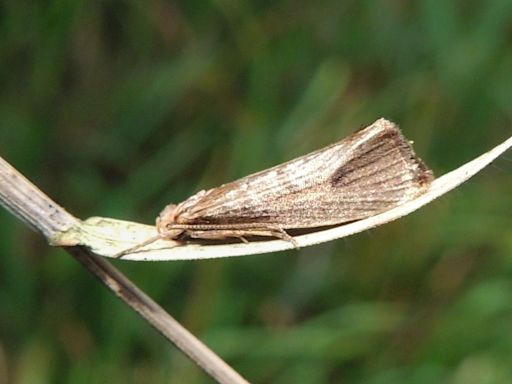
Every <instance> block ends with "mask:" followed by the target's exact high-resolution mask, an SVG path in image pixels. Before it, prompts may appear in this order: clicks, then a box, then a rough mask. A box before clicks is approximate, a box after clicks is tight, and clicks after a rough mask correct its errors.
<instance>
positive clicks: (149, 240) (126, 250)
mask: <svg viewBox="0 0 512 384" xmlns="http://www.w3.org/2000/svg"><path fill="white" fill-rule="evenodd" d="M162 238H163V236H162V234H161V233H159V234H158V235H156V236H153V237H150V238H149V239H146V240H144V241H143V242H142V243H139V244H137V245H135V246H133V247H131V248H128V249H125V250H123V251H121V252H118V253H116V254H115V255H114V256H112V257H113V258H114V259H120V258H121V257H123V256H124V255H126V254H128V253H132V252H133V251H136V250H137V249H140V248H142V247H145V246H146V245H148V244H151V243H154V242H155V241H157V240H160V239H162Z"/></svg>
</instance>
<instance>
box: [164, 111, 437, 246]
mask: <svg viewBox="0 0 512 384" xmlns="http://www.w3.org/2000/svg"><path fill="white" fill-rule="evenodd" d="M431 180H432V173H431V171H430V170H429V169H428V168H427V167H426V166H425V164H424V163H423V162H422V161H421V160H420V159H419V158H418V157H417V156H416V155H415V153H414V151H413V149H412V147H411V145H410V144H409V142H408V141H407V140H406V139H405V138H404V137H403V136H402V134H401V133H400V131H399V129H398V127H397V126H396V125H394V124H393V123H391V122H389V121H387V120H384V119H380V120H377V121H376V122H375V123H373V124H372V125H370V126H368V127H366V128H364V129H361V130H359V131H357V132H355V133H354V134H353V135H351V136H349V137H348V138H346V139H343V140H341V141H340V142H338V143H335V144H332V145H330V146H328V147H326V148H323V149H320V150H318V151H316V152H313V153H311V154H308V155H305V156H302V157H299V158H297V159H295V160H291V161H289V162H287V163H284V164H281V165H278V166H275V167H273V168H270V169H268V170H265V171H261V172H258V173H256V174H253V175H250V176H247V177H244V178H242V179H239V180H237V181H234V182H231V183H228V184H224V185H222V186H220V187H217V188H213V189H210V190H208V191H201V192H199V193H197V194H195V195H193V196H192V197H190V198H189V199H187V200H185V201H184V202H183V203H181V204H179V205H178V206H177V207H174V206H173V208H172V209H166V210H164V211H163V212H162V214H161V215H160V218H159V221H160V224H161V225H162V227H163V226H166V227H167V228H172V227H173V226H174V228H184V227H188V228H190V229H191V230H194V229H197V230H201V232H202V233H203V234H204V231H208V230H212V231H215V230H217V229H233V230H236V229H247V228H260V229H264V228H267V227H269V228H282V229H294V228H314V227H321V226H326V225H334V224H340V223H343V222H347V221H353V220H358V219H362V218H365V217H368V216H371V215H374V214H377V213H380V212H382V211H384V210H387V209H390V208H392V207H395V206H397V205H399V204H401V203H403V202H405V201H407V200H410V199H412V198H414V197H415V196H417V195H418V194H419V193H421V191H422V190H424V188H425V185H427V184H428V183H429V182H430V181H431ZM187 232H189V231H187ZM196 237H202V236H196Z"/></svg>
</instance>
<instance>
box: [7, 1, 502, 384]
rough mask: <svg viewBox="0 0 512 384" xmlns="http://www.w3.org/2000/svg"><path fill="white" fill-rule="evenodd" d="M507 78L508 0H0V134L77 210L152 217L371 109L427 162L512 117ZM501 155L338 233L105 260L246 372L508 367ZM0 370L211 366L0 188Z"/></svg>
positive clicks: (136, 376) (281, 378)
mask: <svg viewBox="0 0 512 384" xmlns="http://www.w3.org/2000/svg"><path fill="white" fill-rule="evenodd" d="M511 95H512V2H511V1H508V0H495V1H475V0H472V1H434V0H431V1H418V2H412V1H398V0H395V1H334V0H323V1H316V2H301V3H299V2H293V1H262V2H249V1H237V0H214V1H205V2H202V1H197V0H196V1H182V2H164V1H160V0H149V1H103V2H99V1H56V0H53V1H41V2H22V1H20V2H17V1H4V2H3V3H2V5H0V154H1V156H3V157H5V158H6V159H7V160H8V161H9V162H10V163H12V164H13V165H14V166H15V167H16V168H18V169H19V170H20V171H21V172H22V173H24V174H25V175H27V177H29V178H30V179H31V180H33V181H34V182H35V183H36V184H37V185H38V186H40V187H41V188H42V189H43V190H44V191H45V192H47V193H48V194H49V195H50V196H51V197H52V198H54V199H55V200H56V201H58V202H59V203H60V204H62V205H63V206H64V207H66V208H67V209H68V210H69V211H70V212H72V213H73V214H76V215H77V216H78V217H81V218H85V217H88V216H94V215H101V216H111V217H116V218H125V219H131V220H137V221H143V222H148V223H151V222H153V220H154V218H155V217H156V215H157V214H158V212H159V211H160V210H161V209H162V208H163V206H164V205H165V204H167V203H169V202H179V201H181V200H183V199H185V198H186V197H188V196H189V195H191V194H192V193H194V192H196V191H197V190H199V189H200V188H205V187H212V186H215V185H219V184H221V183H223V182H226V181H230V180H233V179H235V178H236V177H239V176H243V175H246V174H248V173H251V172H253V171H257V170H261V169H264V168H266V167H268V166H271V165H274V164H277V163H279V162H281V161H284V160H287V159H290V158H293V157H295V156H297V155H300V154H304V153H307V152H308V151H311V150H313V149H317V148H319V147H321V146H323V145H326V144H328V143H331V142H333V141H336V140H338V139H340V138H342V137H344V136H346V135H348V134H349V133H350V132H352V131H353V130H355V129H357V128H358V127H360V126H362V125H365V124H369V123H371V122H373V121H374V120H376V119H377V118H379V117H382V116H383V117H387V118H389V119H391V120H393V121H395V122H397V123H399V124H400V125H401V127H402V129H403V131H404V133H405V134H406V135H407V137H408V138H410V139H412V140H414V141H415V148H416V150H417V152H418V153H419V155H420V156H421V157H422V158H423V159H424V160H425V161H426V162H427V163H428V164H429V165H430V166H431V167H432V168H433V169H434V171H435V173H436V174H437V175H440V174H443V173H444V172H447V171H449V170H451V169H453V168H455V167H457V166H459V165H460V164H462V163H464V162H466V161H468V160H470V159H471V158H473V157H475V156H476V155H478V154H480V153H482V152H483V151H485V150H487V149H489V148H491V147H492V146H494V145H496V144H498V143H499V142H500V141H501V140H503V139H505V138H506V137H507V136H509V135H510V134H511V132H512V130H511V127H512V124H511V119H512V103H511ZM508 156H509V157H508V159H507V157H506V156H505V157H502V158H501V159H499V160H498V161H497V162H495V163H494V166H491V167H489V168H487V169H485V170H484V171H483V172H482V173H480V174H479V175H477V176H476V177H475V178H473V179H471V180H470V181H469V182H467V183H466V184H464V185H463V186H461V187H460V188H458V189H457V190H455V191H453V192H451V193H449V194H448V195H447V196H445V197H443V198H441V199H439V200H437V201H436V202H434V203H432V204H430V205H428V206H427V207H425V208H422V209H421V210H420V211H418V212H416V213H414V214H412V215H410V216H408V217H406V218H404V219H401V220H399V221H397V222H394V223H391V224H388V225H385V226H383V227H380V228H377V229H374V230H371V231H368V232H365V233H362V234H359V235H356V236H353V237H350V238H347V239H344V240H338V241H334V242H331V243H328V244H323V245H319V246H315V247H310V248H305V249H301V250H300V251H298V252H296V251H292V252H282V253H277V254H268V255H260V256H248V257H241V258H231V259H225V260H224V259H219V260H211V261H196V262H168V263H142V262H140V263H135V262H126V261H125V262H122V261H118V262H116V263H115V264H116V265H117V266H119V268H120V269H121V270H123V271H124V272H125V273H126V274H127V275H128V276H130V277H131V278H132V279H133V280H134V281H135V282H136V283H137V284H139V285H140V287H141V288H142V289H144V290H146V291H147V292H148V293H149V294H150V295H152V296H153V297H154V298H155V299H156V300H157V301H158V302H159V303H161V304H162V305H163V306H164V307H165V308H166V309H167V310H168V311H169V312H170V313H172V314H173V315H175V316H176V317H177V319H179V320H180V321H181V322H182V323H183V324H184V325H185V326H186V327H188V328H189V329H190V330H192V331H193V332H194V333H195V334H196V335H198V336H199V337H200V338H201V339H202V340H204V341H205V342H206V343H207V344H208V345H209V346H210V347H211V348H212V349H213V350H215V351H216V352H217V353H218V354H220V356H222V357H223V358H225V359H226V360H227V361H228V362H229V363H230V364H231V365H233V367H234V368H235V369H237V370H238V371H240V372H241V374H242V375H244V376H245V377H247V378H248V379H249V380H251V381H253V382H255V383H298V384H301V383H324V382H332V383H340V382H343V383H371V384H385V383H464V384H467V383H478V384H480V383H510V382H512V229H511V228H512V227H511V224H512V215H511V213H512V199H511V193H512V162H511V155H510V152H509V154H508ZM5 377H7V378H8V379H7V380H5ZM6 382H8V383H207V382H210V380H209V379H208V378H206V377H205V375H203V374H202V373H201V372H200V371H199V370H198V369H197V368H196V367H195V366H194V365H193V364H192V363H191V362H189V361H188V360H187V359H185V358H184V357H183V356H181V354H180V353H179V352H177V351H176V349H175V348H174V347H172V346H170V345H168V344H167V343H166V342H165V341H164V340H163V339H162V337H160V336H159V335H158V334H157V333H156V332H155V331H153V330H152V329H151V328H150V327H149V326H148V325H147V324H146V323H144V322H143V321H142V320H141V319H139V318H138V317H137V316H136V315H135V314H133V313H132V312H131V311H130V310H129V309H127V308H126V307H125V306H124V305H123V304H121V302H119V301H118V300H117V299H115V298H114V297H113V295H112V294H111V293H109V292H108V291H107V290H106V289H104V288H103V287H102V286H101V285H100V284H99V283H98V282H97V281H96V280H95V279H94V278H92V277H91V276H90V275H89V274H88V273H86V272H85V271H84V270H83V269H82V268H81V267H80V266H79V265H78V264H77V263H76V262H75V261H73V259H71V258H70V257H69V255H67V254H66V253H65V252H64V251H62V250H59V249H52V248H50V247H48V246H47V245H46V244H45V242H44V240H43V238H42V237H41V236H39V235H37V234H35V233H33V232H31V231H30V230H29V229H28V228H26V227H25V226H24V225H23V224H21V223H20V222H19V221H18V220H17V219H15V218H14V217H12V216H11V215H10V214H9V213H7V212H6V211H5V210H3V209H1V210H0V383H6Z"/></svg>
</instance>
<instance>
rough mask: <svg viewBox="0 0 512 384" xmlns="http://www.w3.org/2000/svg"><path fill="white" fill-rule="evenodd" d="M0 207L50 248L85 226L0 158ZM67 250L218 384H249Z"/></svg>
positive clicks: (79, 253) (119, 279)
mask: <svg viewBox="0 0 512 384" xmlns="http://www.w3.org/2000/svg"><path fill="white" fill-rule="evenodd" d="M0 204H1V205H3V206H4V207H5V208H7V209H8V210H9V211H10V212H12V213H13V214H14V215H16V216H18V217H19V218H20V219H21V220H22V221H24V222H25V223H27V224H28V225H29V226H30V227H32V228H34V229H35V230H36V231H38V232H40V233H41V234H42V235H43V236H45V237H46V238H47V239H48V240H49V241H50V243H51V242H52V239H56V238H59V237H60V236H61V235H62V233H67V232H69V231H74V228H80V227H82V226H83V225H84V224H83V223H82V222H81V221H80V220H78V219H77V218H76V217H74V216H72V215H71V214H70V213H68V212H67V211H66V210H65V209H64V208H62V207H60V206H59V205H58V204H56V203H55V202H54V201H52V200H51V199H50V198H49V197H48V196H46V195H45V194H44V193H43V192H42V191H41V190H39V189H38V188H37V187H36V186H35V185H34V184H32V183H31V182H30V181H28V180H27V179H26V178H25V177H24V176H23V175H22V174H20V173H19V172H18V171H17V170H16V169H14V168H13V167H12V166H10V165H9V164H8V163H7V162H6V161H5V160H4V159H2V158H1V157H0ZM59 245H60V246H63V247H64V246H65V247H66V248H65V249H66V250H67V251H68V252H69V253H70V254H71V255H72V256H73V257H74V258H75V259H76V260H78V261H79V262H80V263H81V264H82V265H83V266H84V267H85V268H86V269H87V270H88V271H89V272H91V273H92V274H93V275H94V276H96V277H97V278H98V279H99V280H100V281H101V282H102V283H103V284H105V286H107V287H108V288H109V289H110V290H111V291H112V292H113V293H114V294H115V295H116V296H117V297H119V298H120V299H121V300H123V301H124V302H125V303H126V304H127V305H128V306H129V307H131V308H132V309H133V310H135V311H136V312H137V313H139V315H141V317H142V318H144V319H145V320H146V321H147V322H148V323H149V324H151V325H152V326H153V327H154V328H155V329H156V330H157V331H158V332H160V333H161V334H162V335H163V336H164V337H165V338H167V340H169V341H171V342H172V343H173V344H174V345H176V346H177V347H178V348H179V349H180V350H181V351H182V352H183V353H185V354H186V355H187V356H188V357H189V358H190V359H191V360H192V361H194V362H195V363H196V364H197V365H198V366H199V367H200V368H202V369H203V370H204V371H205V372H206V373H207V374H208V375H209V376H210V377H211V378H212V379H214V380H215V381H217V382H218V383H226V384H244V383H247V381H246V380H245V379H243V378H242V377H241V376H240V375H239V374H238V373H237V372H236V371H234V370H233V369H232V368H231V367H230V366H229V365H227V364H226V363H225V362H224V361H223V360H221V359H220V358H219V357H218V356H217V355H216V354H215V353H213V352H212V351H211V350H210V349H208V347H206V346H205V345H204V344H203V343H202V342H201V341H199V340H198V339H197V338H196V337H195V336H194V335H192V334H191V333H190V332H189V331H187V330H186V329H185V328H184V327H183V326H181V325H180V324H179V323H178V322H177V321H176V320H175V319H174V318H173V317H172V316H170V315H169V314H168V313H166V312H165V310H164V309H163V308H162V307H160V306H159V305H158V304H157V303H155V302H154V301H153V300H152V299H151V298H150V297H149V296H147V295H146V294H145V293H144V292H143V291H142V290H140V289H139V288H138V287H137V286H136V285H135V284H133V283H132V282H131V281H130V280H129V279H128V278H127V277H125V276H124V275H123V274H122V273H121V272H119V271H118V270H117V269H116V268H114V267H113V266H112V265H111V264H110V263H109V262H108V261H107V260H106V259H104V258H102V257H99V256H97V255H95V254H94V253H93V252H91V251H90V250H88V249H86V248H85V247H83V246H80V245H79V244H78V243H74V244H71V243H67V244H66V243H65V242H61V243H60V244H59Z"/></svg>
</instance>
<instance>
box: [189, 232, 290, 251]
mask: <svg viewBox="0 0 512 384" xmlns="http://www.w3.org/2000/svg"><path fill="white" fill-rule="evenodd" d="M184 235H185V236H188V237H189V238H192V239H210V240H223V239H227V238H235V239H239V240H240V241H242V242H244V243H246V244H247V243H249V241H248V240H247V236H265V237H276V238H278V239H281V240H285V241H288V242H290V243H292V244H293V246H294V247H295V248H297V249H298V248H299V244H298V243H297V241H296V240H295V239H294V238H293V237H291V236H290V235H289V234H288V233H286V231H285V230H284V229H283V228H280V227H262V228H252V229H210V230H207V231H206V230H202V231H200V230H190V229H188V230H186V231H185V232H184Z"/></svg>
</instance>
